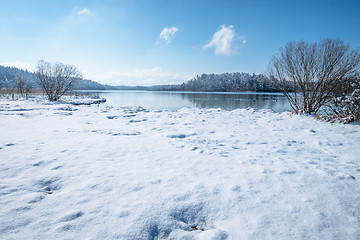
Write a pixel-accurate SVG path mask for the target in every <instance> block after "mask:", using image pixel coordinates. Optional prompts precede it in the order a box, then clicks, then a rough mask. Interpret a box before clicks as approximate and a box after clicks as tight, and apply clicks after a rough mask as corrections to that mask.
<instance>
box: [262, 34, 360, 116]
mask: <svg viewBox="0 0 360 240" xmlns="http://www.w3.org/2000/svg"><path fill="white" fill-rule="evenodd" d="M359 72H360V52H359V50H352V49H351V48H350V45H348V44H344V42H343V41H341V40H338V39H336V40H334V39H325V40H322V41H321V42H319V43H308V42H304V41H301V42H298V43H295V42H289V43H287V44H286V45H285V48H283V49H281V50H280V53H279V54H278V55H277V56H273V58H272V60H271V62H270V64H269V68H268V75H269V78H270V79H271V80H272V81H273V82H274V83H275V84H276V85H277V87H278V88H279V89H280V90H281V91H282V92H283V93H284V95H285V96H286V97H287V99H288V101H289V103H290V105H291V107H292V108H293V110H294V112H295V113H300V112H304V113H309V114H312V113H315V114H316V113H318V112H319V110H320V109H321V108H322V107H323V106H325V105H326V104H327V103H329V102H331V99H334V98H335V97H338V96H340V95H342V94H344V93H345V92H347V91H349V89H348V87H349V86H350V84H348V83H349V82H351V81H353V80H354V79H359V78H358V76H359Z"/></svg>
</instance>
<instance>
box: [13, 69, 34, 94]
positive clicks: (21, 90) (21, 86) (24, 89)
mask: <svg viewBox="0 0 360 240" xmlns="http://www.w3.org/2000/svg"><path fill="white" fill-rule="evenodd" d="M14 87H15V89H16V92H17V94H19V95H20V96H21V97H26V98H27V97H28V95H29V93H30V91H31V86H30V85H29V83H28V82H27V81H26V80H25V79H24V77H23V76H22V75H21V74H19V75H17V76H16V78H15V82H14Z"/></svg>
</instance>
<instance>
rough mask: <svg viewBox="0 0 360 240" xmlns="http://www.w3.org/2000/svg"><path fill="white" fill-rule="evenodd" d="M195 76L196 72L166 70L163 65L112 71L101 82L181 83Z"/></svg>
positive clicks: (131, 83)
mask: <svg viewBox="0 0 360 240" xmlns="http://www.w3.org/2000/svg"><path fill="white" fill-rule="evenodd" d="M192 77H194V74H187V73H173V72H169V71H164V70H163V69H162V68H161V67H154V68H135V69H132V70H130V71H124V72H118V71H111V72H109V73H108V74H107V75H106V76H105V77H103V78H102V79H100V78H99V80H100V81H101V82H104V83H106V84H111V85H129V86H135V85H144V86H151V85H161V84H179V83H183V82H185V81H187V80H189V79H191V78H192Z"/></svg>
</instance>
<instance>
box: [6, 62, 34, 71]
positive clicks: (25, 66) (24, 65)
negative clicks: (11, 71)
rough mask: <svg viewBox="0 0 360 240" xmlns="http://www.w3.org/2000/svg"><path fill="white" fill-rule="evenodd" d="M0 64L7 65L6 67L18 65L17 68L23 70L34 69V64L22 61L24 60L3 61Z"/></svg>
mask: <svg viewBox="0 0 360 240" xmlns="http://www.w3.org/2000/svg"><path fill="white" fill-rule="evenodd" d="M0 65H2V66H6V67H17V68H20V69H23V70H28V71H34V67H33V65H32V64H30V63H27V62H22V61H14V62H3V63H0Z"/></svg>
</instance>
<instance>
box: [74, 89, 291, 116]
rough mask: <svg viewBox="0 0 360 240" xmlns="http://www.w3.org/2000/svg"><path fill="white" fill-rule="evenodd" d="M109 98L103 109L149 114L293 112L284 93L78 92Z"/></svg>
mask: <svg viewBox="0 0 360 240" xmlns="http://www.w3.org/2000/svg"><path fill="white" fill-rule="evenodd" d="M79 92H82V93H87V94H91V95H96V96H99V97H102V98H106V103H105V104H104V105H112V106H118V107H134V106H141V107H143V108H145V109H147V110H160V109H169V110H177V109H180V108H184V107H199V108H221V109H224V110H234V109H237V108H248V107H251V108H257V109H272V110H273V111H274V112H283V111H290V110H291V108H290V106H289V104H288V102H287V100H286V98H285V96H284V95H283V94H282V93H214V92H212V93H203V92H168V91H115V90H109V91H108V90H105V91H98V90H96V91H79Z"/></svg>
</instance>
